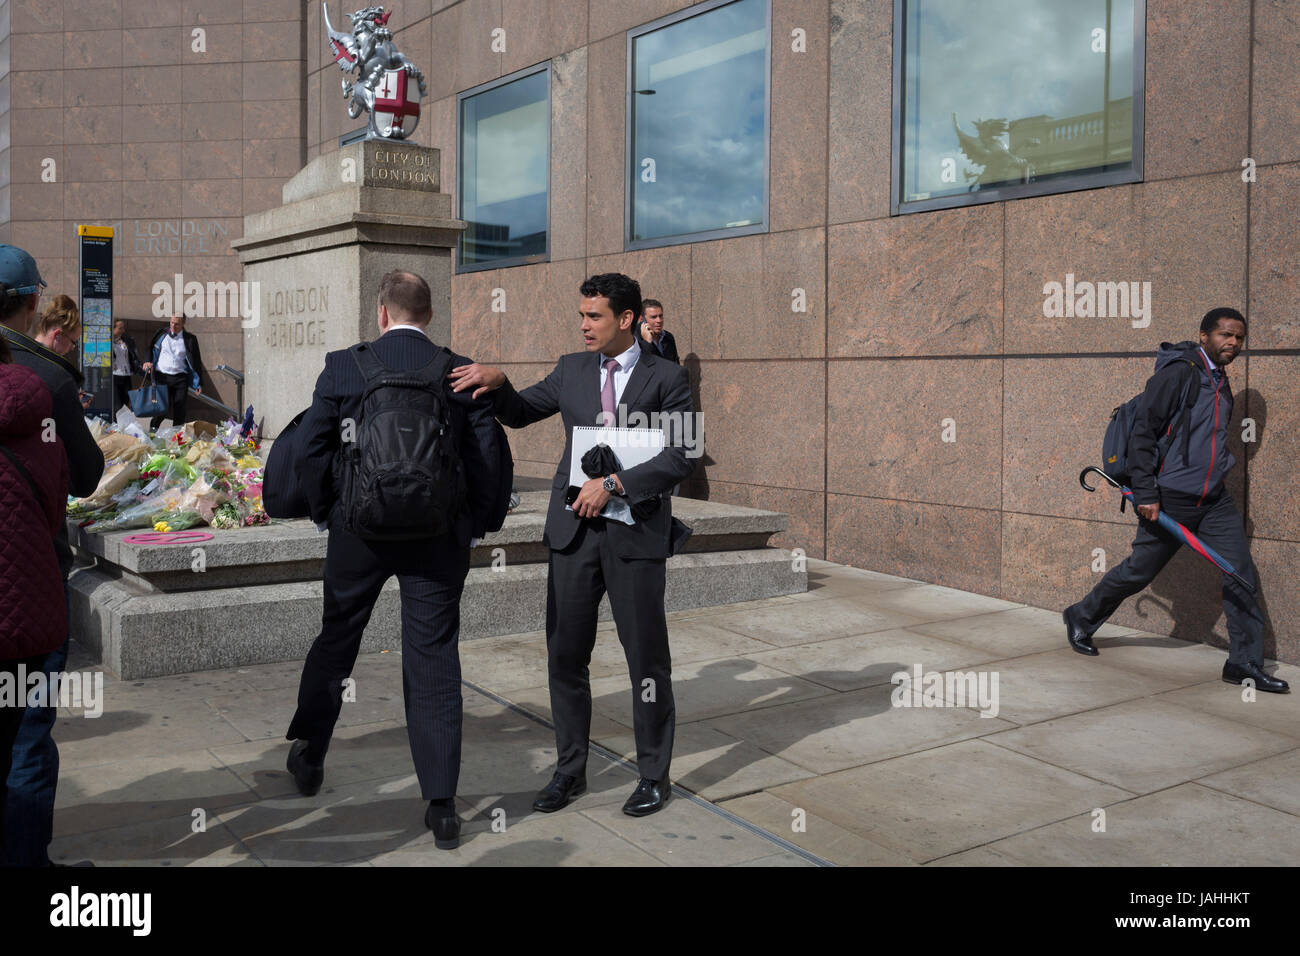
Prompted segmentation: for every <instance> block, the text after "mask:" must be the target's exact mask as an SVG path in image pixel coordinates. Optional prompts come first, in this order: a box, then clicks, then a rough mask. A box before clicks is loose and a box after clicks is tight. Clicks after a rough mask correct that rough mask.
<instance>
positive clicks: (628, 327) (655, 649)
mask: <svg viewBox="0 0 1300 956" xmlns="http://www.w3.org/2000/svg"><path fill="white" fill-rule="evenodd" d="M579 295H580V296H581V299H580V301H579V304H578V314H579V317H580V319H581V328H582V337H583V341H584V343H585V346H586V349H585V351H583V352H577V353H574V354H571V355H565V356H563V357H561V358H560V360H559V362H558V363H556V366H555V370H554V371H553V372H551V374H549V375H548V376H546V378H545V379H543V380H542V381H541V382H538V383H537V384H536V385H533V386H532V387H530V388H526V389H524V390H523V391H522V392H516V391H515V389H514V388H513V387H512V386H511V384H510V382H509V380H508V379H507V378H506V376H505V374H504V373H503V372H502V371H501V370H500V369H496V368H490V367H486V366H477V365H471V366H468V367H466V368H459V369H455V370H454V371H453V372H452V373H451V378H452V380H453V381H454V382H455V383H456V384H455V387H456V390H457V391H464V390H466V389H470V388H473V389H474V391H473V393H472V394H473V395H474V396H475V397H477V396H479V395H481V394H483V393H485V392H490V393H491V394H492V400H493V405H494V407H495V409H496V414H497V418H498V419H500V420H501V422H502V423H503V424H505V425H509V426H511V427H513V428H523V427H524V426H526V425H531V424H532V423H533V422H536V421H540V420H541V419H543V418H547V417H549V416H551V415H554V414H555V413H556V412H559V413H560V414H561V416H562V417H563V419H564V427H565V432H566V437H565V444H564V456H563V457H562V458H561V459H560V464H559V467H558V468H557V469H556V472H555V479H554V481H552V483H551V501H550V508H549V510H548V512H547V515H546V531H545V535H544V537H543V543H544V544H546V545H547V546H548V547H549V548H550V566H549V569H548V573H547V578H546V588H547V600H546V649H547V670H548V672H549V675H550V690H551V713H552V716H553V718H554V720H555V742H556V750H557V751H558V758H557V763H556V770H555V775H554V777H553V778H552V780H551V782H550V783H549V784H548V785H547V786H546V788H545V789H543V790H542V792H541V793H539V794H538V796H537V800H536V802H535V803H534V804H533V807H534V808H535V809H537V810H541V811H544V812H550V811H553V810H559V809H560V808H561V807H563V806H565V805H566V804H568V803H569V802H570V801H571V800H573V799H574V798H576V797H578V796H580V795H581V794H582V793H583V792H585V790H586V787H587V781H586V767H587V738H588V736H589V732H590V729H591V684H590V681H589V679H588V669H587V665H588V664H589V663H590V661H591V650H592V647H593V646H594V645H595V643H596V613H597V609H598V607H599V604H600V599H601V596H602V595H604V594H605V593H606V592H608V594H609V600H610V605H611V607H612V609H613V611H614V622H615V624H616V625H617V627H618V637H619V641H620V642H621V643H622V644H623V651H624V653H625V654H626V656H627V665H628V673H629V676H630V677H631V680H632V691H633V698H632V715H633V725H634V732H635V735H636V749H637V768H638V771H639V773H640V776H641V779H640V781H639V782H638V784H637V787H636V790H635V791H634V792H633V793H632V796H631V797H629V798H628V800H627V802H626V803H625V804H624V805H623V811H624V812H625V813H627V814H629V815H631V816H644V815H646V814H649V813H654V812H655V811H656V810H659V809H660V808H662V807H663V805H664V803H665V802H666V801H667V800H668V797H669V793H670V784H669V780H668V768H669V763H670V761H671V759H672V749H673V730H674V724H675V710H674V707H673V691H672V679H671V670H672V664H671V660H670V658H669V653H668V625H667V622H666V621H665V618H664V582H665V570H666V561H667V558H668V556H669V554H670V552H671V537H672V525H673V521H672V505H671V501H670V496H669V491H670V490H671V489H672V487H673V485H675V484H676V483H678V482H680V481H681V480H682V479H684V478H686V477H687V476H688V475H689V474H690V473H691V470H692V467H693V465H692V462H691V461H690V460H689V459H688V458H687V456H686V453H685V451H684V449H683V442H682V440H681V437H682V436H681V433H680V428H681V424H682V423H683V421H684V419H685V416H688V415H691V414H693V406H692V402H691V389H690V384H689V382H688V381H687V377H686V370H685V369H684V368H682V367H681V366H678V365H674V364H672V363H671V362H668V361H665V360H664V359H662V358H660V357H657V356H656V355H654V354H653V353H651V352H650V351H649V350H647V349H643V348H642V347H641V345H640V343H638V342H637V340H636V338H635V335H634V333H633V331H632V330H633V328H634V323H635V322H636V319H637V316H638V315H639V314H640V312H641V287H640V286H639V285H637V283H636V282H635V281H634V280H632V279H629V278H628V277H627V276H625V275H621V274H619V273H607V274H604V275H597V276H592V277H591V278H590V279H588V280H587V281H586V282H584V283H583V284H582V286H581V288H580V289H579ZM638 413H639V414H638ZM665 413H666V415H665ZM607 415H609V416H613V419H614V424H615V425H621V424H622V423H624V422H627V421H638V420H641V421H644V420H649V421H650V422H651V423H652V424H654V423H656V422H658V423H659V424H660V425H661V427H662V426H664V425H666V426H667V427H665V436H664V437H665V448H664V450H663V451H662V452H660V453H659V454H658V455H656V456H655V457H653V458H651V459H650V460H649V461H647V462H644V463H643V464H640V465H636V466H634V467H631V468H627V469H624V470H623V471H622V472H613V473H611V474H609V475H607V476H600V477H596V478H591V479H590V480H588V481H586V482H585V483H584V484H583V485H582V486H581V490H580V492H579V493H578V495H577V498H576V500H574V502H573V506H572V510H567V509H566V508H565V494H566V491H567V489H568V487H569V461H570V457H571V455H572V452H573V428H574V426H578V425H583V426H595V425H597V424H600V423H601V421H602V419H603V418H604V417H605V416H607ZM642 415H644V416H645V419H642V417H641V416H642ZM652 416H653V417H652ZM611 495H621V496H623V497H624V498H625V499H626V500H627V502H628V503H629V504H630V505H633V506H636V507H637V510H638V511H640V512H642V517H641V518H639V519H638V520H637V521H636V522H635V524H632V525H627V524H623V523H621V522H619V521H616V520H607V519H605V518H602V517H600V513H601V511H602V510H603V509H604V507H605V505H606V503H607V502H608V501H609V499H610V496H611ZM651 509H653V510H651ZM645 512H650V513H649V514H646V513H645Z"/></svg>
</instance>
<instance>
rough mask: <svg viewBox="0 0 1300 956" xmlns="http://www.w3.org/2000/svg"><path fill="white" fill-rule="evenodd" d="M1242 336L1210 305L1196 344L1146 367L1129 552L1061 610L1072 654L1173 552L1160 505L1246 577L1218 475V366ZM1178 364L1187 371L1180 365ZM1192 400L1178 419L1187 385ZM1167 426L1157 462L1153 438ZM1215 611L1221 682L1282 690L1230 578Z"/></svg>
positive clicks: (1256, 614)
mask: <svg viewBox="0 0 1300 956" xmlns="http://www.w3.org/2000/svg"><path fill="white" fill-rule="evenodd" d="M1245 341H1246V319H1245V317H1244V316H1243V315H1242V314H1241V313H1240V312H1238V311H1237V310H1236V309H1231V308H1218V309H1212V310H1210V311H1209V312H1207V313H1206V314H1205V317H1204V318H1203V319H1202V320H1201V332H1200V343H1199V345H1198V344H1197V343H1195V342H1182V343H1179V344H1178V345H1174V346H1171V345H1169V344H1168V343H1166V344H1164V345H1162V346H1161V347H1160V354H1159V357H1158V358H1157V362H1156V372H1155V374H1154V375H1152V376H1151V378H1150V380H1149V381H1148V382H1147V386H1146V390H1145V391H1144V392H1143V394H1142V400H1141V402H1140V403H1139V404H1138V410H1137V416H1136V419H1135V421H1134V425H1133V430H1132V432H1131V434H1130V437H1129V462H1130V466H1129V467H1130V472H1131V476H1130V483H1131V486H1132V489H1133V503H1134V505H1135V506H1136V509H1137V512H1138V515H1139V516H1140V517H1141V519H1142V520H1141V521H1140V522H1139V523H1138V532H1137V537H1136V538H1135V539H1134V541H1133V553H1132V554H1130V555H1129V556H1128V557H1127V558H1126V559H1125V560H1124V561H1123V562H1122V563H1121V564H1119V565H1117V566H1116V567H1114V568H1112V569H1111V570H1110V571H1109V572H1108V573H1107V574H1106V576H1105V577H1104V578H1102V579H1101V580H1100V581H1099V582H1098V583H1097V586H1096V587H1094V588H1093V589H1092V591H1091V592H1090V593H1089V594H1088V596H1087V597H1085V598H1084V599H1083V600H1082V601H1080V602H1079V603H1078V604H1075V605H1072V606H1070V607H1068V608H1066V609H1065V614H1064V617H1065V627H1066V636H1067V638H1068V639H1069V642H1070V646H1071V647H1073V648H1074V649H1075V650H1076V651H1078V652H1079V653H1080V654H1087V655H1090V656H1095V655H1096V654H1097V653H1098V651H1097V648H1096V647H1094V646H1093V643H1092V635H1093V634H1094V633H1095V632H1096V630H1097V629H1098V628H1100V627H1101V626H1102V624H1104V623H1105V622H1106V619H1107V618H1109V617H1110V616H1111V615H1112V614H1114V613H1115V611H1116V609H1117V608H1118V607H1119V606H1120V604H1121V603H1122V602H1123V601H1124V599H1125V598H1127V597H1128V596H1130V595H1132V594H1136V593H1137V592H1139V591H1141V590H1142V589H1143V588H1145V587H1146V586H1147V585H1148V584H1150V583H1151V581H1152V580H1153V579H1154V578H1155V576H1156V575H1157V574H1159V573H1160V569H1161V568H1163V567H1164V566H1165V565H1166V564H1167V563H1168V562H1169V559H1170V558H1172V557H1173V556H1174V554H1175V553H1177V551H1178V549H1179V547H1180V542H1179V541H1178V540H1177V539H1176V538H1175V537H1174V536H1173V535H1171V534H1170V533H1169V532H1167V531H1165V530H1164V529H1163V528H1161V527H1160V526H1159V525H1158V524H1156V523H1155V522H1156V518H1157V516H1158V515H1159V514H1160V512H1161V510H1164V511H1165V512H1167V513H1168V514H1169V515H1170V516H1171V517H1172V518H1174V519H1175V520H1177V521H1178V522H1179V523H1181V524H1183V525H1184V526H1186V527H1187V528H1188V529H1189V530H1191V531H1193V532H1195V533H1196V534H1197V535H1198V536H1199V537H1200V538H1201V540H1203V541H1204V542H1205V543H1206V544H1207V545H1209V546H1210V547H1211V548H1213V549H1214V550H1215V551H1217V552H1219V553H1220V554H1221V555H1223V557H1224V558H1226V559H1227V560H1228V562H1229V563H1230V564H1232V566H1233V567H1235V568H1236V569H1237V571H1238V573H1239V574H1240V575H1241V576H1242V577H1243V578H1244V579H1245V580H1247V581H1249V582H1250V583H1251V584H1255V583H1256V580H1257V579H1256V575H1255V564H1254V562H1253V561H1252V560H1251V557H1250V548H1249V546H1248V545H1247V542H1246V532H1245V528H1244V527H1243V525H1242V521H1241V515H1240V513H1239V512H1238V511H1237V506H1236V505H1235V504H1234V503H1233V500H1232V495H1230V494H1229V493H1228V490H1227V488H1226V487H1224V483H1223V480H1224V478H1225V477H1226V476H1227V474H1228V471H1229V470H1230V469H1231V468H1232V466H1233V465H1234V464H1235V463H1236V459H1235V458H1234V457H1233V456H1232V454H1231V452H1229V451H1228V437H1227V436H1228V422H1229V421H1231V419H1232V389H1231V386H1230V385H1229V384H1228V376H1227V366H1228V365H1230V364H1231V363H1232V360H1233V359H1235V358H1236V357H1237V355H1239V354H1240V352H1241V349H1242V347H1243V345H1244V343H1245ZM1188 361H1190V362H1192V363H1193V364H1194V366H1195V368H1189V367H1188V364H1187V363H1188ZM1189 388H1192V389H1196V398H1195V404H1194V405H1193V406H1192V407H1191V409H1190V411H1189V412H1188V413H1187V417H1186V420H1184V421H1182V422H1181V424H1179V422H1178V419H1179V414H1180V409H1181V408H1182V407H1183V404H1184V401H1185V398H1184V396H1187V394H1188V393H1187V389H1189ZM1175 425H1177V427H1178V432H1179V433H1178V434H1176V435H1172V436H1171V439H1170V440H1169V444H1168V448H1167V450H1166V451H1165V454H1164V457H1163V459H1161V458H1160V457H1159V455H1160V438H1161V436H1165V435H1167V434H1168V432H1169V430H1170V429H1171V428H1173V427H1175ZM1223 610H1224V614H1225V615H1226V616H1227V619H1228V636H1229V638H1230V641H1231V644H1230V648H1229V651H1228V660H1227V662H1226V663H1225V664H1224V665H1223V679H1224V680H1225V681H1227V682H1229V683H1232V684H1239V683H1243V682H1245V681H1247V680H1249V681H1252V682H1253V683H1254V685H1255V686H1256V687H1257V688H1259V689H1260V690H1263V691H1269V692H1272V693H1286V692H1287V690H1288V689H1289V688H1288V685H1287V682H1286V681H1284V680H1281V679H1280V678H1276V677H1272V676H1271V675H1269V674H1268V673H1266V672H1265V671H1264V670H1263V668H1262V667H1261V664H1262V663H1263V643H1264V637H1263V634H1264V618H1263V615H1262V614H1261V613H1260V609H1259V604H1258V602H1257V601H1256V599H1255V596H1254V595H1253V594H1252V593H1251V592H1249V591H1248V590H1246V589H1245V588H1244V587H1242V586H1241V585H1240V584H1238V583H1237V581H1236V580H1234V579H1233V578H1232V577H1231V576H1230V575H1227V574H1225V575H1224V576H1223Z"/></svg>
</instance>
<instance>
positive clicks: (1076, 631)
mask: <svg viewBox="0 0 1300 956" xmlns="http://www.w3.org/2000/svg"><path fill="white" fill-rule="evenodd" d="M1073 612H1074V605H1071V606H1070V607H1067V608H1066V609H1065V610H1064V611H1062V612H1061V618H1062V619H1063V620H1064V621H1065V636H1066V638H1067V639H1068V640H1069V642H1070V646H1071V647H1073V648H1074V649H1075V650H1076V651H1078V652H1079V653H1080V654H1087V655H1088V656H1089V657H1096V656H1097V655H1099V654H1100V653H1101V651H1099V650H1097V648H1095V647H1093V646H1092V635H1091V634H1089V633H1088V632H1087V631H1085V630H1084V629H1083V625H1082V624H1081V623H1080V622H1079V617H1078V615H1077V614H1076V613H1073Z"/></svg>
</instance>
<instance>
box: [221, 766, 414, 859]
mask: <svg viewBox="0 0 1300 956" xmlns="http://www.w3.org/2000/svg"><path fill="white" fill-rule="evenodd" d="M426 806H427V804H426V803H425V801H423V800H421V799H420V787H419V783H418V782H417V781H416V779H415V774H414V773H408V774H405V775H402V776H395V777H390V778H387V779H381V780H367V781H363V782H360V783H352V784H345V785H342V786H338V787H334V788H332V790H331V791H330V792H329V793H325V792H323V791H322V792H321V793H318V794H317V795H316V796H313V797H303V796H299V795H298V794H293V795H288V796H283V797H268V798H266V799H263V800H258V801H256V802H251V803H246V804H242V805H240V806H237V807H230V808H227V809H225V810H222V811H221V812H220V821H221V823H222V824H223V825H224V826H225V827H226V828H227V829H229V830H230V832H231V833H233V834H235V835H236V836H237V837H238V838H239V840H240V842H241V843H242V844H243V846H245V847H247V848H248V850H249V852H251V853H252V854H253V855H254V856H255V857H256V858H257V859H258V860H260V861H261V862H262V863H264V864H265V865H267V866H281V865H286V864H292V863H343V862H348V861H350V860H356V859H362V858H373V857H374V856H377V855H379V854H381V853H386V852H390V851H392V850H396V849H399V848H401V847H404V846H408V845H412V844H416V843H419V842H429V843H432V841H433V836H432V834H430V832H429V830H428V829H427V828H426V827H425V825H424V810H425V807H426Z"/></svg>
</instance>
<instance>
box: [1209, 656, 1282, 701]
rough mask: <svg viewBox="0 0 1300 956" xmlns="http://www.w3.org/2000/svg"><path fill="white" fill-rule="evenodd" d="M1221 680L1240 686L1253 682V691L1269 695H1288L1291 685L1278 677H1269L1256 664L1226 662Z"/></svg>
mask: <svg viewBox="0 0 1300 956" xmlns="http://www.w3.org/2000/svg"><path fill="white" fill-rule="evenodd" d="M1223 679H1224V680H1225V681H1227V682H1228V683H1229V684H1241V683H1244V682H1245V681H1247V680H1253V681H1254V682H1255V689H1256V690H1262V691H1266V692H1268V693H1270V694H1289V693H1290V692H1291V685H1290V684H1288V683H1287V682H1286V681H1284V680H1282V678H1280V677H1271V676H1269V675H1268V674H1266V673H1265V672H1264V669H1263V668H1262V667H1260V666H1259V665H1258V664H1234V663H1232V661H1228V662H1226V663H1225V664H1224V665H1223Z"/></svg>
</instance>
